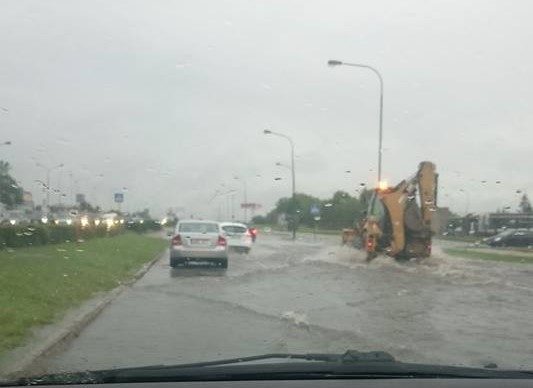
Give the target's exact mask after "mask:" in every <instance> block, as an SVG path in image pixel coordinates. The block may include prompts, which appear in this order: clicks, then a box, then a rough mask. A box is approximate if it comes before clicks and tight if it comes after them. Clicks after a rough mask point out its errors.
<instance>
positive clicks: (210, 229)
mask: <svg viewBox="0 0 533 388" xmlns="http://www.w3.org/2000/svg"><path fill="white" fill-rule="evenodd" d="M179 231H180V232H188V233H217V232H218V225H217V224H208V223H205V222H186V223H183V224H180V227H179Z"/></svg>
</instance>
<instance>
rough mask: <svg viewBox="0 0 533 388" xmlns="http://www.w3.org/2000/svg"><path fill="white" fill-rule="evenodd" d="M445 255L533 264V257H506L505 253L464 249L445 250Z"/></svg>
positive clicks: (510, 255)
mask: <svg viewBox="0 0 533 388" xmlns="http://www.w3.org/2000/svg"><path fill="white" fill-rule="evenodd" d="M443 251H444V253H447V254H448V255H451V256H460V257H466V258H470V259H479V260H494V261H505V262H508V263H521V264H533V255H532V256H526V255H521V256H518V255H512V254H509V255H506V254H504V253H490V252H480V251H476V250H475V249H464V248H444V249H443Z"/></svg>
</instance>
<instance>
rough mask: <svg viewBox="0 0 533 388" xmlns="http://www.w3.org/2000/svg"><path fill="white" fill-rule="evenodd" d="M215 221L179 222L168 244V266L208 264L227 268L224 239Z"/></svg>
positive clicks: (226, 252) (226, 248) (226, 251)
mask: <svg viewBox="0 0 533 388" xmlns="http://www.w3.org/2000/svg"><path fill="white" fill-rule="evenodd" d="M223 234H224V233H223V231H222V229H221V228H220V225H219V224H218V223H217V222H216V221H199V220H187V221H180V222H178V225H176V230H175V231H174V235H173V237H172V241H171V244H170V266H171V267H184V266H189V265H198V264H209V265H210V266H214V267H221V268H228V247H227V242H226V237H225V236H224V235H223Z"/></svg>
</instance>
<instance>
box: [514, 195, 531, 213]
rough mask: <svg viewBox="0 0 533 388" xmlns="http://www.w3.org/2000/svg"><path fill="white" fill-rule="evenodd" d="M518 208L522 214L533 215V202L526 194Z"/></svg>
mask: <svg viewBox="0 0 533 388" xmlns="http://www.w3.org/2000/svg"><path fill="white" fill-rule="evenodd" d="M518 208H519V209H520V212H522V213H533V208H531V202H529V198H528V196H527V194H526V193H524V194H523V195H522V198H520V204H519V205H518Z"/></svg>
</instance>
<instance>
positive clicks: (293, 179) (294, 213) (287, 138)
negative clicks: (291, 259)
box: [263, 129, 297, 240]
mask: <svg viewBox="0 0 533 388" xmlns="http://www.w3.org/2000/svg"><path fill="white" fill-rule="evenodd" d="M263 133H264V134H265V135H274V136H278V137H282V138H284V139H286V140H287V141H288V142H289V144H290V147H291V174H292V207H293V220H292V239H293V240H296V214H297V212H296V176H295V172H294V142H293V141H292V139H291V138H290V137H289V136H287V135H285V134H283V133H279V132H274V131H271V130H270V129H265V130H264V131H263Z"/></svg>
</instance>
